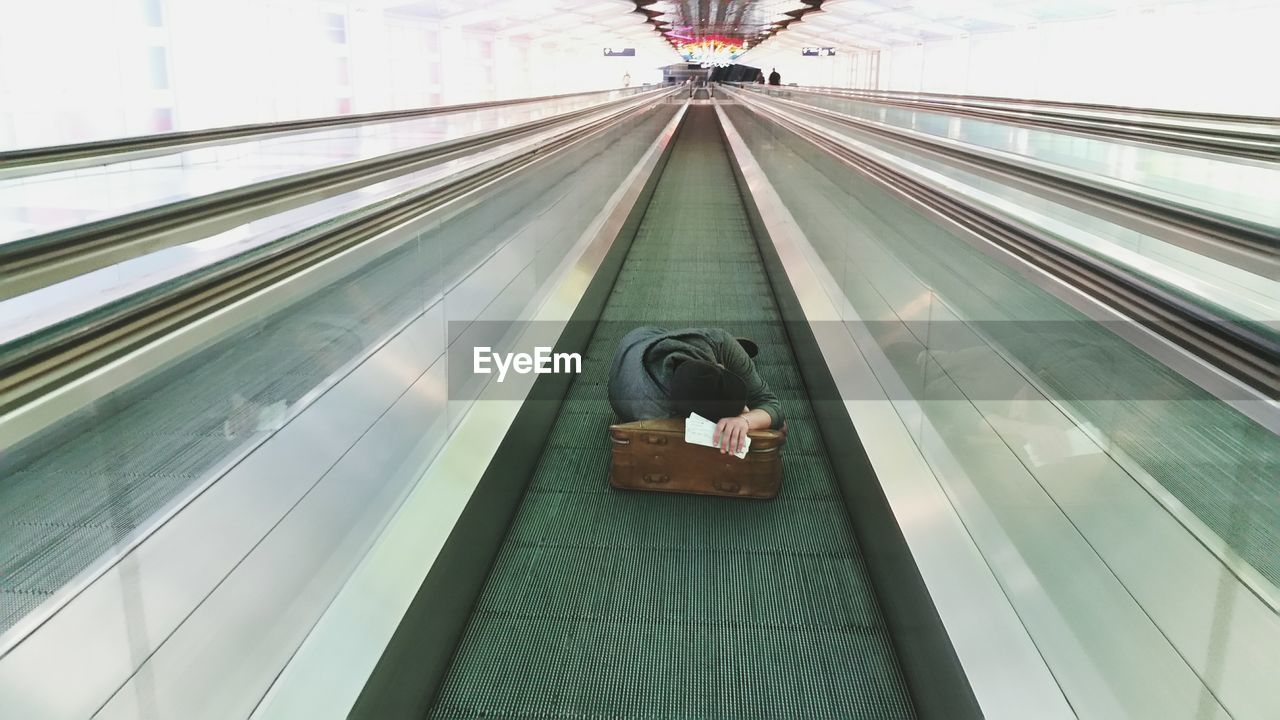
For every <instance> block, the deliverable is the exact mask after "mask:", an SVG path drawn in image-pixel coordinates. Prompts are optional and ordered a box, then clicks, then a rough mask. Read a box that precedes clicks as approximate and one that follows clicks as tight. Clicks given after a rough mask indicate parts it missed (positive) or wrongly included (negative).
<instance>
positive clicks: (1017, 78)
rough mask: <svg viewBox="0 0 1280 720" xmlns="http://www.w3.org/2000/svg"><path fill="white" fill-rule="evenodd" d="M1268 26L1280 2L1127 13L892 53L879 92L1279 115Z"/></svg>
mask: <svg viewBox="0 0 1280 720" xmlns="http://www.w3.org/2000/svg"><path fill="white" fill-rule="evenodd" d="M1278 27H1280V3H1272V4H1270V6H1257V7H1254V8H1251V9H1243V10H1240V9H1233V8H1231V7H1230V6H1229V5H1224V4H1214V3H1201V4H1188V5H1172V6H1167V7H1162V8H1159V9H1155V10H1140V9H1132V10H1128V11H1124V12H1118V13H1115V14H1113V15H1109V16H1105V17H1099V18H1092V19H1087V20H1074V21H1064V22H1054V23H1043V24H1041V25H1039V26H1034V27H1028V28H1022V29H1018V30H1012V31H1008V32H1000V33H989V34H975V35H972V36H970V37H966V38H957V39H954V40H946V41H939V42H930V43H924V44H920V45H914V46H894V47H892V48H890V49H888V50H885V51H882V57H881V71H880V73H881V75H880V78H881V88H883V89H888V90H905V91H924V92H952V93H965V94H971V95H1003V96H1012V97H1027V98H1045V99H1049V98H1051V99H1057V100H1071V101H1080V102H1101V103H1116V104H1123V105H1134V106H1145V107H1168V108H1177V109H1194V110H1206V111H1213V112H1229V113H1250V114H1263V115H1280V90H1277V89H1276V88H1277V87H1280V85H1277V80H1276V78H1275V74H1276V70H1277V68H1280V43H1277V42H1276V39H1275V30H1276V28H1278ZM848 86H849V87H855V86H858V85H848Z"/></svg>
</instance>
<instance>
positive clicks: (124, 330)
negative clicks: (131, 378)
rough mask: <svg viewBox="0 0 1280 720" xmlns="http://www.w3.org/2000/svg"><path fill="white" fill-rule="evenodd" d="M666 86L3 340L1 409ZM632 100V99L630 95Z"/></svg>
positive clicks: (491, 176) (514, 166)
mask: <svg viewBox="0 0 1280 720" xmlns="http://www.w3.org/2000/svg"><path fill="white" fill-rule="evenodd" d="M672 92H673V91H672V90H664V91H663V92H661V93H658V94H657V95H655V96H653V97H648V96H647V94H646V97H645V99H643V100H641V101H640V102H630V103H627V104H625V105H623V106H621V107H617V108H615V109H614V110H613V111H612V112H610V113H608V114H606V115H602V116H601V117H598V118H593V119H590V120H589V122H587V124H585V125H582V126H580V127H577V128H574V129H571V130H569V131H568V132H565V133H563V134H559V135H556V136H555V137H554V138H553V139H552V140H550V141H548V142H547V143H545V144H539V145H537V146H535V147H532V148H527V149H525V150H522V151H520V152H517V153H515V154H514V155H511V156H508V157H504V158H501V159H498V160H495V161H492V162H489V163H485V164H484V165H481V166H479V167H477V168H473V169H472V170H471V171H469V172H467V173H466V174H464V175H462V176H452V177H449V178H446V179H443V180H440V181H438V182H435V183H432V184H430V185H427V186H424V187H422V188H419V189H417V190H414V191H411V192H408V193H403V194H401V195H397V196H395V197H393V198H389V199H387V200H383V201H380V202H378V203H375V204H374V205H372V206H370V207H368V208H365V209H362V210H360V211H356V212H354V213H350V214H349V215H347V216H345V217H342V218H340V219H337V220H331V221H326V222H325V223H322V224H321V225H317V226H315V227H312V228H308V229H306V230H303V231H301V232H298V233H294V234H292V235H290V236H288V237H286V238H284V239H282V240H280V241H277V242H273V243H270V244H268V245H265V246H262V247H259V248H254V249H252V250H250V251H248V252H246V253H242V254H239V255H235V256H232V257H230V258H227V259H225V260H222V261H219V262H215V263H213V264H210V265H207V266H204V267H201V268H198V269H196V270H194V271H192V272H190V273H188V274H186V275H184V276H183V277H182V278H181V281H180V282H173V283H167V284H166V285H164V286H159V287H153V288H149V289H147V290H144V291H142V292H140V293H137V294H134V295H131V296H129V297H126V298H122V299H119V300H116V301H113V302H111V303H108V304H107V305H105V306H102V307H100V308H97V309H96V310H95V311H94V312H92V313H90V314H88V315H84V316H78V317H75V318H71V319H69V320H66V321H64V322H61V323H58V324H57V325H54V326H52V327H49V328H46V329H44V330H42V331H41V333H40V336H39V337H38V338H35V339H34V340H32V339H31V338H23V339H22V340H21V341H14V342H11V343H9V344H7V345H3V346H0V414H4V413H7V412H9V411H11V410H13V409H15V408H18V407H21V406H23V405H24V404H26V403H29V402H32V401H34V400H36V399H37V398H39V397H41V396H42V395H44V394H46V393H48V392H50V391H52V390H53V389H55V388H56V387H58V386H60V385H62V384H65V383H67V382H70V381H72V380H74V379H76V378H78V377H82V376H83V375H85V374H86V373H89V372H91V371H93V370H94V369H95V368H98V367H101V366H103V365H105V364H106V363H108V362H111V361H112V360H114V359H115V358H118V357H120V356H122V355H124V354H126V353H128V352H130V351H132V350H134V349H136V348H139V347H141V346H143V345H145V344H146V343H148V342H151V341H153V340H155V339H157V338H159V337H162V336H163V335H164V334H166V333H168V332H171V331H173V330H174V329H176V328H178V327H181V326H183V325H185V324H187V323H190V322H194V321H195V320H196V319H198V318H200V317H203V316H205V315H208V314H210V313H213V312H216V311H217V310H218V309H220V308H222V307H225V306H227V305H228V304H230V303H233V302H235V301H237V300H239V299H241V298H245V297H248V296H249V295H252V294H253V293H255V292H258V291H259V290H261V289H263V288H265V287H267V286H270V285H272V284H274V283H276V282H279V281H280V280H282V279H284V278H286V277H289V276H290V275H293V274H296V273H298V272H301V271H303V270H305V269H306V268H308V267H311V266H313V265H315V264H317V263H319V262H322V261H324V260H326V259H327V258H330V257H332V256H334V255H336V254H338V253H340V252H343V251H345V250H347V249H348V248H351V247H354V246H356V245H358V244H360V243H363V242H365V241H367V240H369V239H371V238H373V237H374V236H376V235H378V234H380V233H382V232H385V231H387V230H389V229H391V228H394V227H396V226H398V225H400V224H403V223H404V222H406V221H408V220H410V219H412V218H413V217H416V216H418V215H421V214H423V213H425V212H429V211H431V210H433V209H435V208H438V207H440V206H442V205H444V204H446V203H448V202H451V201H453V200H455V199H457V198H460V197H462V196H464V195H467V194H469V193H471V192H472V191H474V190H476V189H478V188H480V187H482V186H484V185H487V184H489V183H490V182H492V181H494V180H495V179H497V178H499V177H501V176H504V175H507V174H509V173H511V172H514V171H516V170H519V169H522V168H525V167H527V166H529V165H532V164H534V163H536V162H539V161H540V160H542V159H544V158H546V157H549V156H551V155H553V154H554V153H556V152H557V151H558V150H560V149H563V148H565V147H567V146H569V145H571V144H573V143H575V142H577V141H579V140H581V139H583V138H585V137H588V136H590V135H592V134H593V133H596V132H599V131H602V130H603V129H605V128H608V127H610V126H612V125H614V124H615V123H617V122H618V121H620V120H621V119H623V118H625V117H628V116H630V115H631V114H633V113H636V112H642V111H644V110H646V109H648V108H649V107H652V106H653V105H654V104H655V103H657V102H659V101H661V100H662V99H663V98H665V97H666V96H668V95H670V94H671V93H672ZM630 100H632V101H634V100H636V98H630Z"/></svg>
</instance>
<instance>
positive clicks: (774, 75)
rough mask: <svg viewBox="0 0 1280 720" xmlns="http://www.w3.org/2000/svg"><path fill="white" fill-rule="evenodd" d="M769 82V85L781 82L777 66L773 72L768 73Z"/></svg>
mask: <svg viewBox="0 0 1280 720" xmlns="http://www.w3.org/2000/svg"><path fill="white" fill-rule="evenodd" d="M769 84H770V85H781V84H782V76H781V75H779V74H778V68H774V69H773V72H771V73H769Z"/></svg>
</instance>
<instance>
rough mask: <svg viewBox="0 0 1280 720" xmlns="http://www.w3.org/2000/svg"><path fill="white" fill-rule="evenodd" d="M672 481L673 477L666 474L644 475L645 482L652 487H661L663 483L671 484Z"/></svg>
mask: <svg viewBox="0 0 1280 720" xmlns="http://www.w3.org/2000/svg"><path fill="white" fill-rule="evenodd" d="M670 480H671V476H670V475H667V474H665V473H645V475H644V481H645V482H647V483H649V484H650V485H661V484H662V483H665V482H670Z"/></svg>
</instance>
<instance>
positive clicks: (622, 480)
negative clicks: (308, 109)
mask: <svg viewBox="0 0 1280 720" xmlns="http://www.w3.org/2000/svg"><path fill="white" fill-rule="evenodd" d="M750 437H751V448H750V449H749V450H747V456H746V457H745V458H742V459H739V458H737V457H734V456H733V455H722V454H721V453H720V451H719V450H717V449H715V448H711V447H706V446H705V445H692V444H690V443H687V442H685V441H684V418H668V419H662V420H639V421H637V422H630V423H623V424H620V425H612V426H610V427H609V438H610V440H612V441H613V442H612V447H613V467H612V468H611V469H610V472H609V484H610V485H612V486H614V487H616V488H620V489H623V490H656V491H659V492H678V493H696V494H699V495H723V496H727V497H745V498H759V499H765V500H767V499H769V498H772V497H773V496H775V495H777V494H778V487H779V485H780V484H781V483H782V446H783V445H784V444H786V438H787V435H786V430H785V428H784V429H783V430H756V431H753V432H752V433H751V434H750Z"/></svg>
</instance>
